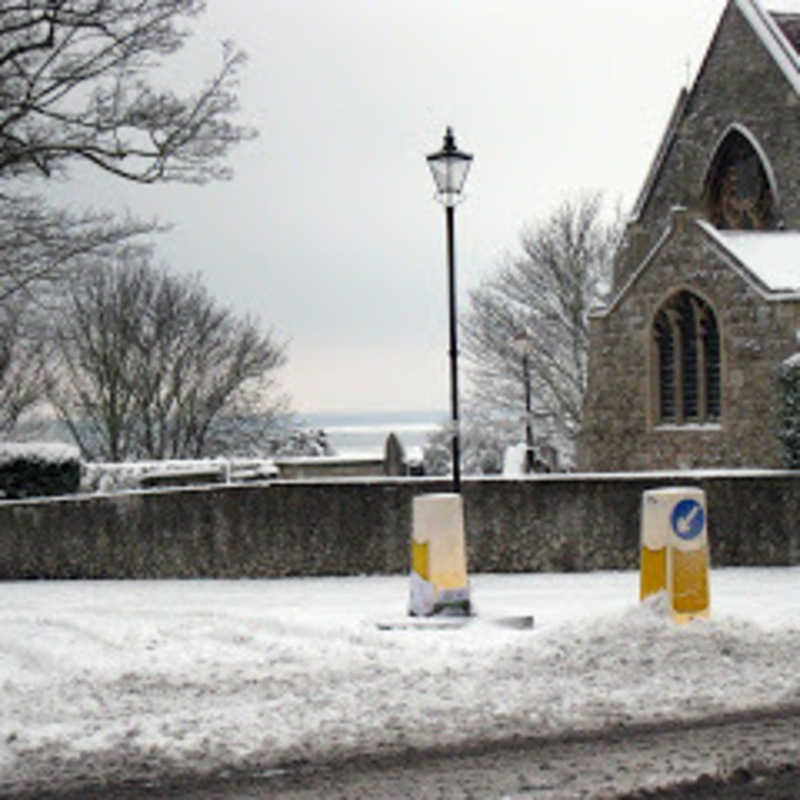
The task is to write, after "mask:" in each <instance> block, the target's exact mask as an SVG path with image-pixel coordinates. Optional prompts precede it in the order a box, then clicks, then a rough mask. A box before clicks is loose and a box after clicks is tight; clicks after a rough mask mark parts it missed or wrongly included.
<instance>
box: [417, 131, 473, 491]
mask: <svg viewBox="0 0 800 800" xmlns="http://www.w3.org/2000/svg"><path fill="white" fill-rule="evenodd" d="M427 158H428V166H429V167H430V169H431V173H432V175H433V180H434V181H435V183H436V198H437V200H439V202H440V203H441V204H442V205H443V206H444V210H445V217H446V222H447V287H448V295H449V302H450V410H451V419H452V426H453V431H452V447H453V492H455V493H456V494H458V493H459V492H460V491H461V454H460V445H459V420H458V329H457V315H456V274H455V253H454V235H453V219H454V216H455V215H454V209H455V206H456V204H457V203H459V202H460V200H461V199H462V197H461V190H462V189H463V188H464V182H465V181H466V179H467V173H468V172H469V168H470V164H471V163H472V156H471V155H470V154H469V153H462V152H461V151H460V150H459V149H458V148H457V147H456V140H455V138H454V137H453V129H452V128H450V127H448V128H447V131H446V132H445V135H444V144H443V145H442V149H441V150H439V151H438V152H436V153H431V155H429V156H428V157H427Z"/></svg>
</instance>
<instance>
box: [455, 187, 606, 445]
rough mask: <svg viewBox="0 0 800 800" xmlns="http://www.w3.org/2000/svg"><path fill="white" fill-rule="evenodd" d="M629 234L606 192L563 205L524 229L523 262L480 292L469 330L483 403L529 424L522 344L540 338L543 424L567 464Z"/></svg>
mask: <svg viewBox="0 0 800 800" xmlns="http://www.w3.org/2000/svg"><path fill="white" fill-rule="evenodd" d="M620 233H621V223H620V220H619V214H617V217H616V219H612V220H611V221H606V220H605V219H604V217H603V214H602V198H601V196H600V195H599V194H597V193H595V194H587V195H584V196H582V197H580V198H579V199H577V200H575V201H565V202H563V203H561V205H559V206H558V207H557V208H556V209H555V210H554V211H553V212H552V213H551V214H550V215H549V216H547V217H546V218H545V219H543V220H542V221H540V222H537V223H534V224H533V225H531V226H529V227H527V228H526V229H525V230H524V231H523V233H522V236H521V243H522V253H521V254H520V255H516V256H513V257H509V259H508V260H507V262H506V263H505V264H504V265H502V266H501V267H500V268H499V269H498V270H497V271H496V272H494V273H493V274H492V275H490V276H489V277H488V278H487V279H485V280H484V281H483V282H482V283H481V285H480V286H479V287H478V288H477V289H475V290H474V291H472V292H471V293H470V297H469V299H470V308H469V310H468V312H467V313H466V314H465V317H464V321H463V324H462V327H463V334H464V351H465V355H466V358H467V360H468V363H469V366H470V379H471V386H472V398H471V400H472V402H473V404H474V405H476V406H478V407H480V406H486V407H488V408H493V409H495V410H500V411H504V412H505V413H506V414H509V413H510V414H512V415H518V416H519V417H520V418H523V417H524V408H525V406H524V391H525V374H524V370H523V363H522V358H521V357H520V355H519V354H518V353H517V352H516V350H515V348H514V339H515V337H516V336H518V335H519V334H520V333H523V332H524V333H525V334H527V335H528V336H529V337H530V338H531V339H532V343H531V344H532V347H531V348H530V354H529V356H528V359H527V362H528V364H527V365H528V368H529V379H530V386H531V395H532V399H533V403H532V406H533V425H534V426H535V427H537V426H538V427H539V428H540V429H541V428H543V427H544V426H545V425H546V426H547V428H548V435H549V438H552V439H553V440H555V443H557V444H558V445H560V447H559V449H560V450H561V451H562V452H564V453H565V455H566V456H567V457H569V456H570V455H571V453H570V452H569V451H570V449H571V447H572V446H573V443H574V438H575V435H576V434H577V432H578V429H579V428H580V424H581V416H582V407H583V395H584V392H585V390H586V361H587V350H588V327H587V326H588V322H587V318H588V311H589V309H590V308H591V306H592V305H593V304H594V303H595V302H596V301H597V300H598V299H599V298H600V297H601V295H602V294H603V292H604V291H605V290H606V289H607V287H608V282H609V279H610V269H611V260H612V257H613V254H614V250H615V248H616V245H617V242H618V240H619V236H620Z"/></svg>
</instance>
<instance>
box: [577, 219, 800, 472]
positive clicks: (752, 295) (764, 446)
mask: <svg viewBox="0 0 800 800" xmlns="http://www.w3.org/2000/svg"><path fill="white" fill-rule="evenodd" d="M678 288H681V289H688V290H689V291H691V292H694V293H695V294H697V295H699V296H700V297H702V298H703V299H704V300H706V302H708V303H709V304H710V305H711V307H712V309H713V310H714V313H715V316H716V319H717V324H718V327H719V333H720V342H721V400H722V408H721V419H720V424H719V425H704V426H691V425H687V426H669V425H660V424H659V423H658V420H655V419H653V418H652V416H653V414H652V412H651V408H652V406H653V402H652V398H651V396H650V392H651V389H650V362H649V359H650V336H651V324H652V319H653V315H654V314H655V312H656V310H657V309H658V308H659V306H660V305H661V304H662V303H663V301H664V300H665V299H666V297H667V296H668V295H669V294H670V293H671V292H673V291H675V290H676V289H678ZM798 327H800V302H799V301H781V302H775V301H771V302H770V301H765V300H764V299H763V297H762V296H761V295H760V294H759V293H757V292H756V290H755V289H754V288H753V287H752V286H751V285H750V284H748V283H747V282H745V280H744V279H743V278H742V277H741V276H740V275H739V274H738V273H737V272H736V271H735V270H734V269H732V268H731V267H730V266H729V265H727V264H725V263H723V262H722V261H721V260H720V256H719V255H718V254H717V252H716V250H715V249H714V248H713V247H712V246H711V243H710V242H709V239H708V238H707V236H706V235H705V234H704V233H703V232H702V231H701V230H700V229H699V228H698V227H697V226H696V225H695V224H694V223H693V222H692V220H691V215H689V214H683V215H679V216H678V217H677V218H676V220H675V228H674V230H673V232H672V234H671V235H670V238H669V240H668V241H667V242H666V243H665V244H664V246H663V247H662V248H661V249H660V250H659V251H658V253H657V254H656V256H655V257H654V258H653V260H652V261H651V263H649V264H648V266H647V268H646V269H644V270H643V271H642V272H641V274H639V275H638V277H637V278H636V280H635V282H634V284H633V285H632V286H631V287H630V288H629V290H628V291H627V292H626V293H625V294H624V296H623V297H622V298H621V299H620V300H619V302H618V303H617V304H616V305H615V306H613V307H612V308H611V310H610V312H608V313H607V314H606V315H605V316H596V317H594V318H593V319H592V320H591V335H590V336H591V344H590V351H589V386H588V391H587V398H586V404H585V409H584V424H583V431H582V434H581V437H580V440H579V447H578V469H580V470H587V471H618V470H647V469H675V468H678V469H685V468H692V467H719V466H725V467H769V468H775V467H780V466H781V455H780V446H779V440H778V429H779V410H780V396H779V390H778V366H779V364H780V363H781V361H782V360H783V359H785V358H786V357H787V356H789V355H791V354H792V353H793V352H795V351H796V349H797V347H798V345H797V342H796V338H795V331H796V330H797V329H798Z"/></svg>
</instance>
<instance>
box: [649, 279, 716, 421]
mask: <svg viewBox="0 0 800 800" xmlns="http://www.w3.org/2000/svg"><path fill="white" fill-rule="evenodd" d="M652 341H653V348H654V354H653V355H654V358H653V387H654V417H655V419H656V421H657V422H660V423H674V424H687V423H692V422H696V423H705V422H716V421H718V420H719V418H720V412H721V408H722V403H721V396H720V392H721V381H720V338H719V329H718V327H717V321H716V317H715V316H714V312H713V310H712V309H711V307H710V306H709V305H708V303H706V302H705V301H704V300H702V299H701V298H699V297H697V296H696V295H694V294H692V293H691V292H688V291H682V292H678V293H677V294H675V295H673V296H672V297H671V298H670V299H669V300H668V301H667V302H666V303H664V305H663V306H662V307H661V308H660V309H659V311H658V313H657V314H656V316H655V318H654V321H653V336H652Z"/></svg>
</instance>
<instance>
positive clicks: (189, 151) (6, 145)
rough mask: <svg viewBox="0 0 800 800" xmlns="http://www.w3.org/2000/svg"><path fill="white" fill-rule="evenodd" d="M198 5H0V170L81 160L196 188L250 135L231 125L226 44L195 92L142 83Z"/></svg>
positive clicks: (173, 1)
mask: <svg viewBox="0 0 800 800" xmlns="http://www.w3.org/2000/svg"><path fill="white" fill-rule="evenodd" d="M203 7H204V3H203V2H201V0H55V1H54V0H28V2H25V3H11V4H4V5H3V6H2V7H0V175H3V174H6V175H10V174H13V175H18V174H26V173H28V172H35V173H40V174H44V175H50V174H51V173H52V172H53V171H54V170H55V169H59V168H63V167H64V166H65V165H66V164H68V163H69V162H70V161H74V160H83V161H88V162H90V163H92V164H94V165H95V166H98V167H100V168H101V169H103V170H105V171H107V172H110V173H112V174H114V175H117V176H119V177H122V178H125V179H128V180H133V181H138V182H142V183H153V182H155V181H173V180H177V181H187V182H204V181H206V180H209V179H211V178H225V177H228V175H229V174H230V172H229V168H228V167H227V165H226V164H225V162H224V158H225V156H226V155H227V153H228V151H229V150H230V148H231V146H232V145H234V144H236V143H237V142H240V141H242V140H243V139H247V138H249V137H251V136H253V135H255V134H254V131H252V130H251V129H248V128H246V127H244V126H241V125H237V124H235V123H234V122H233V121H232V119H233V116H234V114H235V112H236V111H237V98H236V87H237V79H238V74H239V72H240V70H241V68H242V66H243V64H244V61H245V56H244V54H243V53H242V52H241V51H239V50H237V49H236V48H235V47H234V46H233V45H232V44H230V43H226V44H224V46H223V48H222V62H221V65H220V67H219V69H218V70H217V72H216V73H215V74H214V75H212V76H211V78H210V79H209V80H208V81H207V83H206V85H205V87H203V88H202V89H200V90H199V91H198V92H197V93H196V94H194V95H193V96H186V97H181V96H178V95H176V94H175V93H173V92H171V91H157V90H156V89H155V88H153V86H152V85H151V84H150V83H148V82H147V79H148V77H149V76H150V75H151V74H152V71H153V69H154V68H155V67H157V66H158V65H159V64H160V63H161V62H162V60H163V59H164V58H166V57H168V56H170V55H172V54H174V53H175V52H177V51H178V50H180V48H181V47H182V46H183V44H184V43H185V41H186V39H187V36H188V33H187V32H186V31H185V30H184V29H182V28H180V27H179V23H180V21H181V20H186V19H188V18H191V17H193V16H195V15H197V14H199V13H200V12H201V11H202V10H203Z"/></svg>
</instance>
